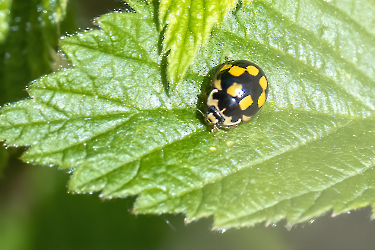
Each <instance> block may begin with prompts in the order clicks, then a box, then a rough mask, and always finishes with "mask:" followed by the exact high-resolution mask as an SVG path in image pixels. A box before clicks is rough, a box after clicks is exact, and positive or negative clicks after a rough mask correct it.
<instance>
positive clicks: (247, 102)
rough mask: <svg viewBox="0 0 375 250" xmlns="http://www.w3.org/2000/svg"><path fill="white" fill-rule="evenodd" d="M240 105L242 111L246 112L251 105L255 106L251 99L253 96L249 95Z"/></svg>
mask: <svg viewBox="0 0 375 250" xmlns="http://www.w3.org/2000/svg"><path fill="white" fill-rule="evenodd" d="M238 104H239V105H240V109H241V110H245V109H247V108H248V107H250V105H251V104H253V99H252V98H251V96H249V95H248V96H246V97H245V98H244V99H242V100H241V101H240V102H239V103H238Z"/></svg>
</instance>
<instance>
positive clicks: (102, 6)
mask: <svg viewBox="0 0 375 250" xmlns="http://www.w3.org/2000/svg"><path fill="white" fill-rule="evenodd" d="M0 2H1V1H0ZM121 7H123V4H122V3H121V2H118V1H114V0H106V1H103V0H77V1H71V3H70V6H69V10H70V11H71V12H69V13H68V17H69V18H71V17H72V15H73V19H74V23H72V22H70V23H65V24H64V25H62V29H63V30H62V31H63V34H64V31H65V32H66V31H68V32H72V31H73V30H72V29H74V30H77V31H78V30H79V29H81V30H83V29H85V28H87V27H90V28H92V27H94V26H93V25H92V23H91V20H92V19H93V18H95V17H97V16H99V15H101V14H104V13H107V12H110V11H113V10H114V9H118V8H121ZM72 27H74V28H72ZM19 45H20V46H22V43H19ZM0 52H1V51H0ZM1 60H4V58H2V59H1ZM19 60H22V58H21V59H19ZM21 63H22V62H21ZM44 73H48V72H41V73H40V74H44ZM25 77H26V78H27V77H30V79H28V80H27V81H30V80H32V79H33V78H35V77H37V76H29V75H26V76H25ZM31 77H33V78H31ZM21 78H22V77H21ZM27 81H26V82H27ZM3 83H4V82H3ZM3 83H1V84H3ZM1 84H0V85H1ZM20 84H21V86H23V87H22V88H24V86H25V82H21V83H20ZM22 88H20V87H19V86H18V85H14V87H13V91H17V92H19V93H20V94H19V95H20V96H19V97H18V98H20V97H21V96H26V95H25V91H23V90H22ZM9 101H16V100H12V99H10V100H8V99H7V98H6V97H3V100H0V102H1V104H4V103H5V102H9ZM9 150H11V151H12V154H11V156H10V157H9V160H8V163H7V165H6V167H5V169H4V171H3V176H2V177H1V178H0V249H2V250H8V249H9V250H11V249H291V250H293V249H305V250H309V249H341V250H345V249H374V248H375V247H374V246H375V237H373V235H374V233H375V222H373V221H371V220H370V219H371V218H370V216H371V208H370V207H367V208H364V209H360V210H358V211H353V212H351V213H350V214H344V215H339V216H337V217H333V218H332V217H331V214H327V215H325V216H323V217H319V218H316V219H315V220H314V221H310V222H307V223H305V224H301V225H297V226H295V227H293V228H292V229H291V230H288V229H286V228H285V224H286V221H281V222H279V223H277V224H276V225H268V226H265V224H260V225H257V226H256V227H253V228H242V229H231V230H228V231H227V232H217V231H211V226H212V218H207V219H203V220H199V221H197V222H194V223H191V224H189V225H185V224H184V216H183V215H181V214H179V215H160V216H156V215H155V216H152V215H139V216H135V215H132V214H131V213H130V211H131V207H132V203H133V201H134V198H128V199H117V200H109V201H102V200H100V198H99V197H98V195H97V194H94V195H72V194H69V193H67V187H66V185H67V181H68V179H69V174H68V173H67V172H65V171H61V170H58V169H57V168H56V167H52V168H49V167H45V166H32V165H27V164H25V163H23V162H22V161H20V160H18V157H19V156H20V155H21V154H22V150H23V149H18V150H17V149H16V150H15V149H8V151H9ZM0 157H5V156H1V155H0Z"/></svg>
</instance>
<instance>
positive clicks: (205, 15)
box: [159, 0, 237, 89]
mask: <svg viewBox="0 0 375 250" xmlns="http://www.w3.org/2000/svg"><path fill="white" fill-rule="evenodd" d="M236 3H237V0H229V1H220V0H192V1H180V0H162V1H161V2H160V7H159V22H160V24H161V26H162V28H164V27H165V26H166V28H165V34H164V42H163V46H164V49H165V50H170V53H169V56H168V67H167V73H168V80H169V82H170V83H171V87H172V89H175V88H176V84H178V83H179V82H180V81H181V80H182V78H183V77H184V75H185V73H186V70H187V69H188V67H189V66H190V64H191V63H192V62H193V60H194V58H195V57H196V55H197V53H198V50H199V49H200V47H201V46H204V45H206V43H207V41H208V38H209V35H210V34H211V30H212V27H213V25H215V24H216V23H218V22H221V21H222V20H223V19H224V17H225V16H226V15H227V13H228V12H229V11H230V10H232V9H234V7H235V6H236Z"/></svg>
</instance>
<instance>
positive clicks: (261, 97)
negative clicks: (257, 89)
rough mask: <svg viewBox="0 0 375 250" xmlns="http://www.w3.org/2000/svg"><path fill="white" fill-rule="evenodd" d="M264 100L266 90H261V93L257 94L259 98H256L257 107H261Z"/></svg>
mask: <svg viewBox="0 0 375 250" xmlns="http://www.w3.org/2000/svg"><path fill="white" fill-rule="evenodd" d="M265 101H266V92H264V91H263V92H262V94H260V96H259V99H258V107H259V108H260V107H262V106H263V104H264V102H265Z"/></svg>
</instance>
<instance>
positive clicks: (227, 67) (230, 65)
mask: <svg viewBox="0 0 375 250" xmlns="http://www.w3.org/2000/svg"><path fill="white" fill-rule="evenodd" d="M230 67H232V64H227V65H224V66H223V67H222V68H221V69H220V71H224V70H226V69H229V68H230Z"/></svg>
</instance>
